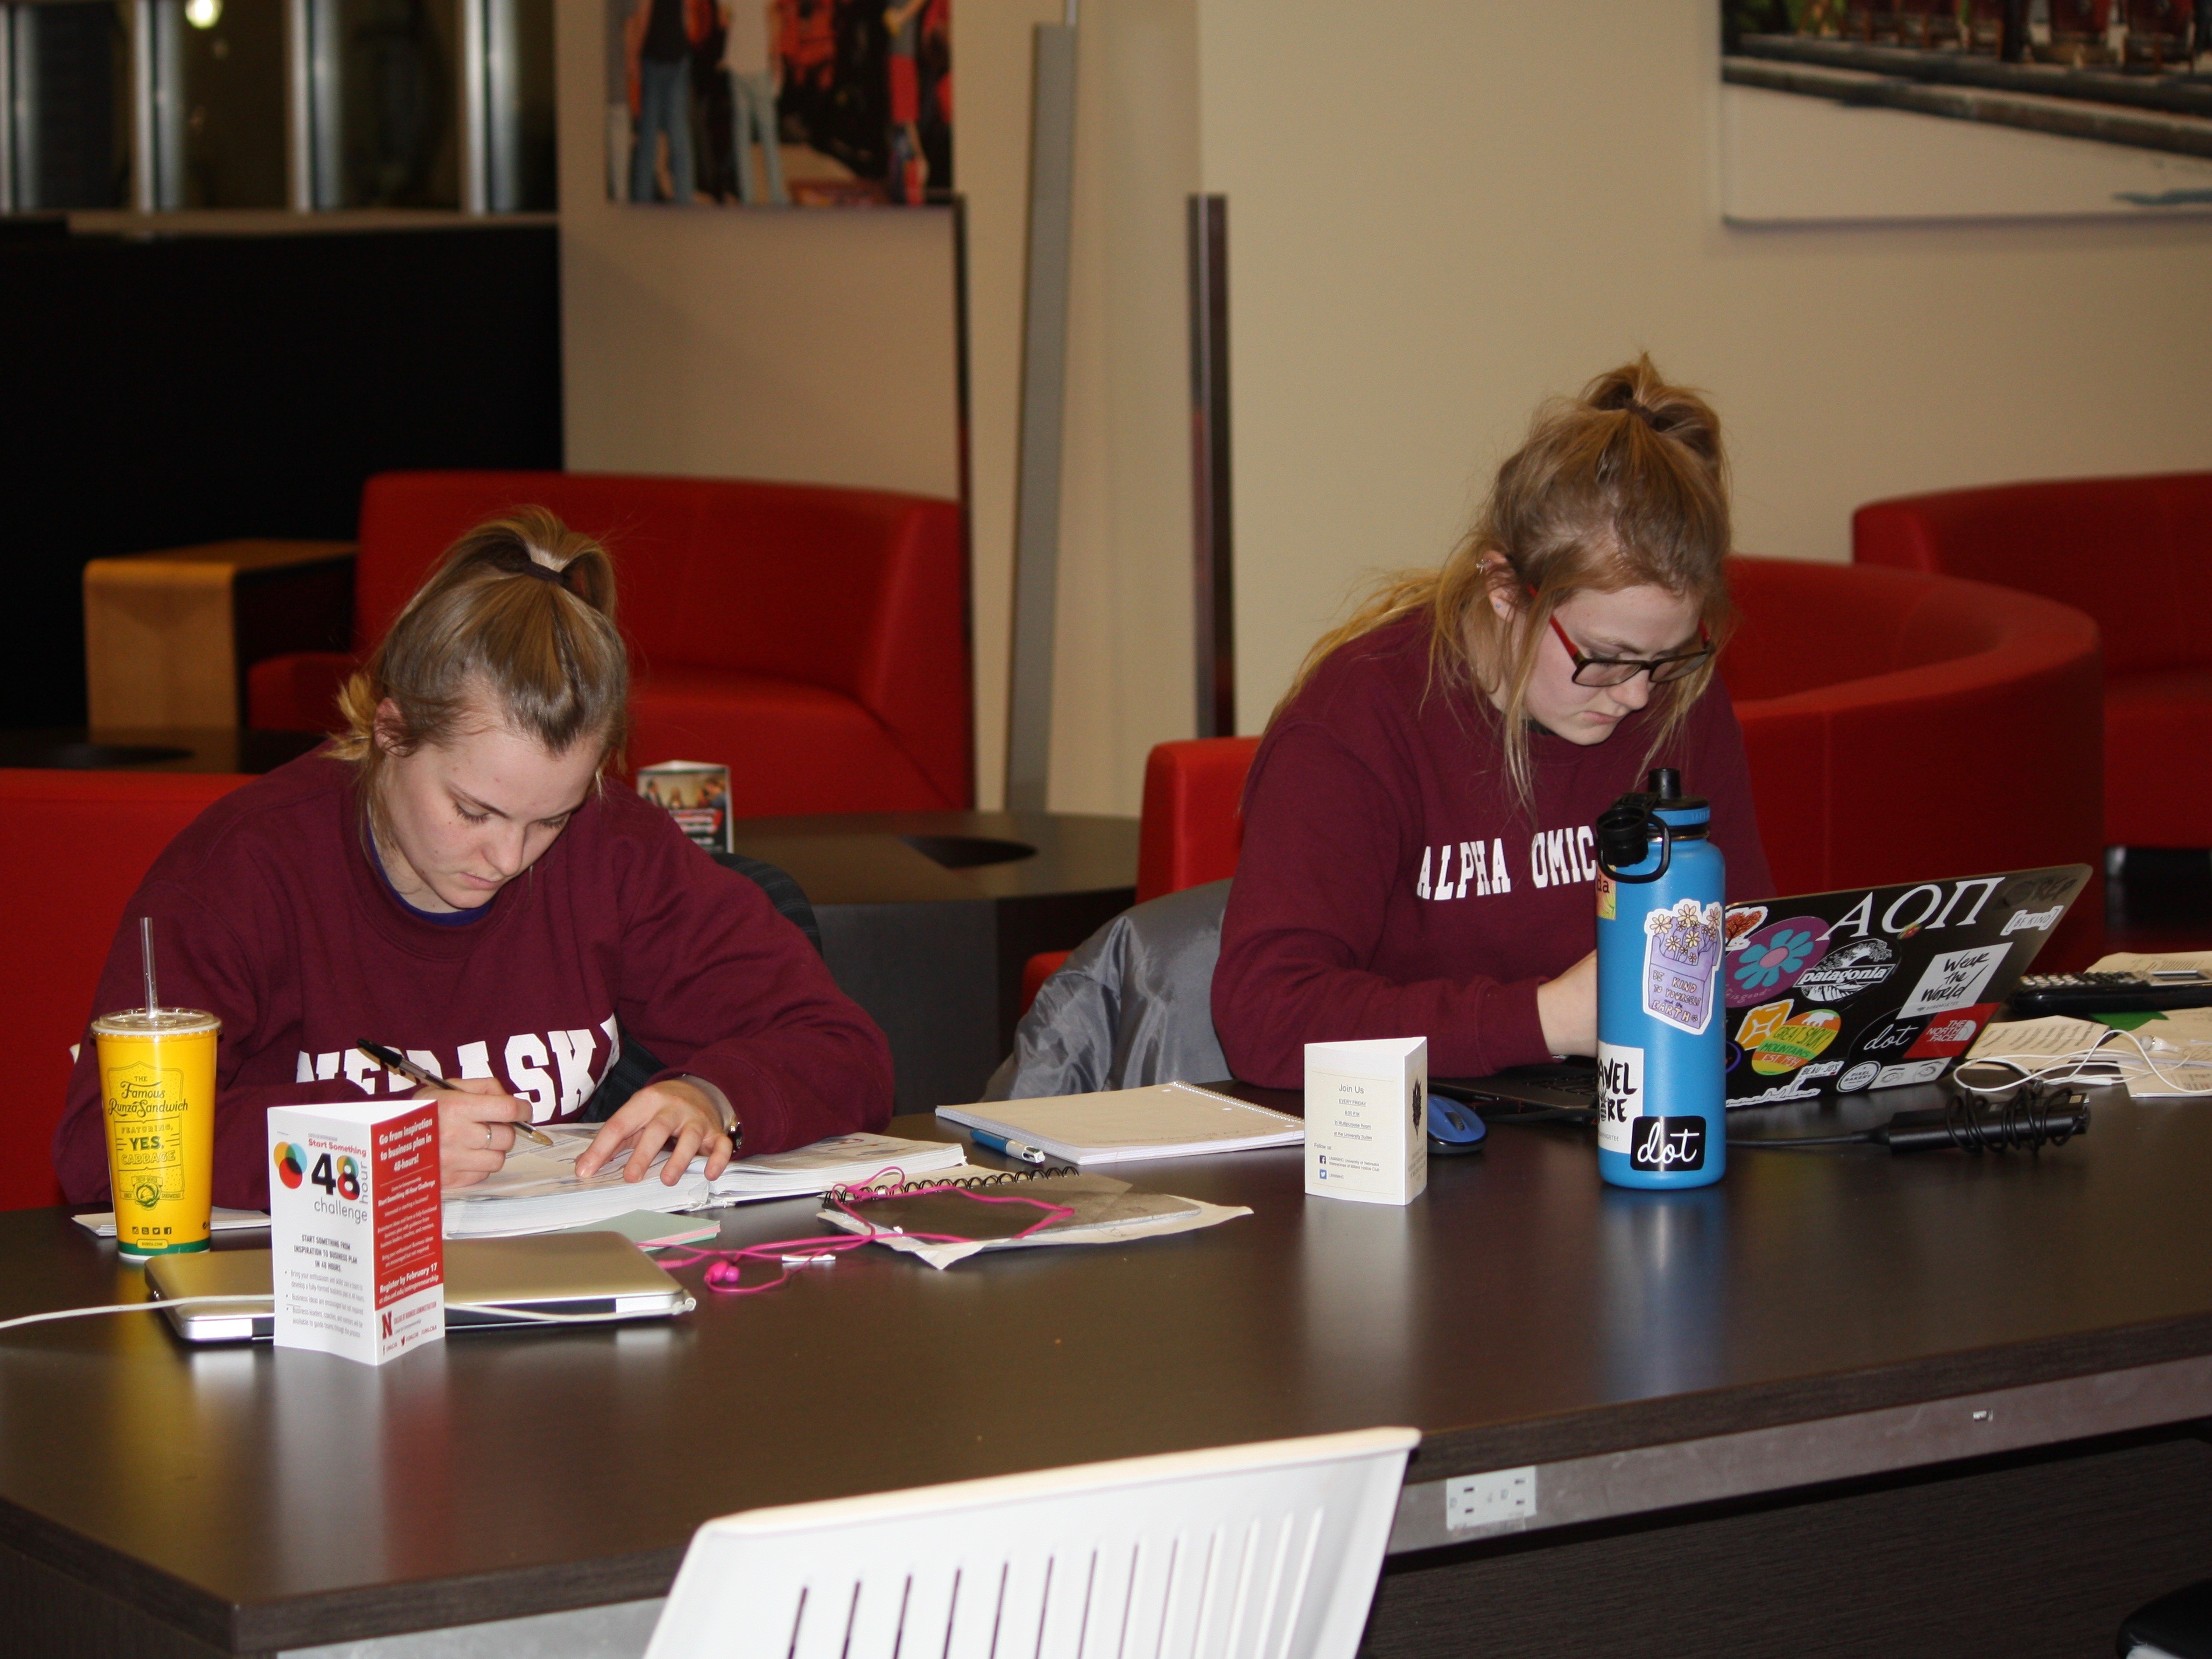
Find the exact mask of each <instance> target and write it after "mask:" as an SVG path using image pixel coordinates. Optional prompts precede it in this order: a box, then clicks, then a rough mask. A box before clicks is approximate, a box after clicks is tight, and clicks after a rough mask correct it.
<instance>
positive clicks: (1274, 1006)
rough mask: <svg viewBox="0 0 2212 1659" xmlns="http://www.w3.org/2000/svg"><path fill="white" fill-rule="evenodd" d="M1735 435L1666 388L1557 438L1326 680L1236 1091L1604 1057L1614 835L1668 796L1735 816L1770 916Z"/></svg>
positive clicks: (1250, 866) (1235, 919) (1267, 897)
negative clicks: (1608, 854) (1603, 926)
mask: <svg viewBox="0 0 2212 1659" xmlns="http://www.w3.org/2000/svg"><path fill="white" fill-rule="evenodd" d="M1728 551H1729V507H1728V492H1727V478H1726V463H1725V461H1724V459H1723V455H1722V451H1721V441H1720V423H1719V421H1718V419H1717V417H1716V416H1714V414H1713V411H1712V410H1711V408H1710V407H1709V406H1708V405H1707V404H1705V401H1704V399H1702V398H1699V396H1698V395H1697V394H1696V393H1694V392H1689V391H1686V390H1685V389H1683V388H1681V387H1679V386H1668V385H1667V384H1666V383H1665V382H1664V381H1662V380H1661V379H1660V377H1659V374H1658V372H1657V371H1656V369H1654V368H1652V366H1651V363H1650V360H1649V359H1648V358H1639V359H1638V361H1637V362H1634V363H1632V364H1630V365H1629V366H1627V367H1626V368H1620V369H1616V370H1614V371H1613V372H1612V373H1611V374H1601V375H1600V376H1599V377H1598V378H1597V379H1596V380H1593V381H1592V382H1591V383H1590V384H1589V386H1588V387H1587V388H1586V389H1585V390H1584V392H1583V395H1582V397H1581V398H1578V399H1576V400H1574V401H1571V402H1564V401H1563V402H1560V403H1557V404H1552V405H1549V406H1547V408H1546V409H1544V410H1541V411H1540V412H1539V414H1538V415H1537V416H1536V420H1535V422H1534V426H1533V427H1532V428H1531V430H1530V432H1529V435H1528V441H1527V442H1526V443H1524V444H1523V445H1522V447H1521V448H1520V450H1519V451H1518V452H1516V453H1515V454H1514V455H1513V456H1512V457H1511V458H1510V459H1508V460H1507V461H1506V462H1505V464H1504V465H1503V466H1502V467H1500V468H1499V469H1498V478H1497V482H1496V483H1495V484H1494V486H1493V487H1492V491H1491V495H1490V499H1489V500H1488V501H1487V502H1486V504H1485V505H1484V507H1483V510H1482V513H1481V514H1480V517H1479V518H1478V519H1477V520H1476V522H1475V524H1474V528H1473V530H1472V531H1470V532H1469V533H1468V537H1467V538H1466V540H1465V541H1464V542H1462V544H1461V545H1460V546H1459V548H1458V549H1457V550H1455V552H1454V553H1453V554H1452V556H1451V557H1450V558H1449V559H1448V560H1447V561H1446V562H1445V563H1444V565H1443V568H1441V569H1439V570H1422V571H1414V572H1410V573H1407V574H1401V575H1399V576H1397V577H1395V578H1393V579H1391V580H1389V581H1388V582H1386V583H1385V584H1384V585H1383V587H1382V588H1381V590H1380V591H1379V592H1376V594H1375V595H1374V596H1373V597H1371V598H1370V599H1369V600H1368V601H1367V602H1366V604H1365V605H1363V606H1362V607H1361V608H1360V610H1359V611H1358V613H1357V614H1356V615H1354V616H1353V617H1352V619H1351V620H1350V621H1348V622H1346V623H1344V624H1343V626H1341V627H1340V628H1338V629H1335V630H1334V632H1332V633H1330V634H1329V635H1327V636H1325V637H1324V638H1323V639H1322V641H1320V643H1318V644H1317V645H1316V646H1315V647H1314V648H1313V650H1312V651H1311V652H1310V653H1309V654H1308V656H1307V658H1306V660H1305V664H1304V666H1303V667H1302V668H1301V669H1300V670H1299V671H1298V675H1297V679H1296V680H1295V681H1294V682H1293V683H1292V684H1291V690H1290V691H1289V693H1288V694H1287V695H1286V696H1285V697H1284V699H1283V702H1282V703H1281V704H1280V705H1279V707H1278V708H1276V710H1275V714H1274V717H1273V720H1271V721H1270V723H1269V725H1268V728H1267V738H1266V739H1265V741H1263V742H1262V743H1261V746H1260V752H1259V755H1258V757H1256V758H1255V761H1254V763H1253V767H1252V773H1251V777H1250V780H1249V783H1248V784H1247V786H1246V794H1245V810H1244V847H1243V856H1242V859H1241V861H1240V862H1239V864H1238V866H1237V880H1236V883H1235V884H1234V885H1233V886H1232V887H1231V890H1230V896H1229V908H1228V912H1227V915H1225V918H1224V920H1223V923H1222V931H1221V959H1220V963H1219V966H1218V968H1217V969H1216V971H1215V974H1214V978H1213V1023H1214V1028H1215V1030H1216V1032H1217V1033H1218V1036H1220V1039H1221V1046H1222V1050H1223V1053H1224V1054H1225V1055H1226V1056H1227V1058H1228V1060H1229V1062H1230V1065H1231V1067H1232V1068H1233V1069H1234V1070H1235V1072H1236V1074H1237V1076H1238V1077H1240V1078H1243V1079H1246V1080H1247V1081H1249V1082H1253V1083H1258V1084H1263V1085H1272V1086H1274V1087H1279V1088H1294V1087H1297V1086H1298V1085H1299V1084H1300V1081H1301V1078H1302V1068H1303V1063H1304V1053H1303V1050H1304V1044H1306V1043H1308V1042H1330V1041H1340V1040H1345V1039H1352V1038H1359V1037H1386V1036H1425V1037H1427V1038H1428V1040H1429V1069H1430V1071H1431V1073H1432V1074H1434V1075H1436V1076H1439V1077H1468V1076H1480V1075H1482V1074H1485V1073H1491V1072H1495V1071H1497V1070H1498V1069H1500V1068H1501V1067H1504V1066H1516V1065H1525V1064H1532V1063H1535V1062H1539V1061H1541V1060H1546V1059H1547V1058H1549V1057H1551V1056H1553V1055H1559V1054H1591V1053H1594V1052H1595V1048H1596V1046H1597V975H1596V963H1595V956H1594V954H1593V946H1594V945H1595V938H1596V922H1595V894H1594V891H1593V884H1594V883H1595V878H1596V875H1597V867H1596V861H1595V846H1594V840H1593V836H1592V831H1591V828H1590V826H1591V824H1592V823H1593V821H1594V820H1595V818H1596V817H1597V815H1598V814H1599V813H1600V812H1601V811H1603V810H1604V809H1605V808H1606V807H1607V806H1608V805H1611V804H1612V803H1613V800H1614V799H1616V798H1617V797H1619V796H1620V795H1621V794H1622V793H1625V792H1626V791H1628V790H1631V789H1636V788H1640V787H1642V784H1641V782H1640V780H1641V779H1642V778H1643V776H1644V773H1645V771H1646V770H1647V769H1649V768H1650V767H1653V766H1660V765H1667V766H1674V767H1679V768H1680V769H1681V772H1682V775H1683V779H1684V781H1685V787H1686V788H1687V790H1688V791H1689V793H1692V794H1696V795H1702V796H1705V797H1706V798H1707V799H1710V800H1711V803H1712V815H1713V818H1712V838H1713V840H1714V842H1716V843H1717V845H1718V846H1719V848H1720V849H1721V851H1722V853H1723V855H1724V856H1725V857H1726V859H1727V860H1728V887H1729V896H1730V897H1731V898H1736V897H1740V896H1759V895H1763V894H1765V893H1766V892H1768V891H1770V890H1771V884H1772V883H1771V876H1770V875H1769V873H1768V871H1767V866H1766V855H1765V852H1764V851H1763V850H1762V849H1761V848H1760V846H1759V824H1758V821H1757V819H1756V817H1755V816H1754V814H1753V810H1752V801H1751V786H1750V780H1749V777H1748V775H1747V771H1746V769H1745V765H1744V756H1743V738H1742V733H1741V731H1740V730H1739V728H1738V727H1737V725H1736V720H1735V711H1734V710H1733V709H1732V708H1730V706H1729V698H1728V692H1727V690H1726V689H1725V688H1724V687H1723V686H1722V684H1720V682H1719V681H1718V680H1717V679H1716V678H1714V676H1713V656H1714V653H1715V650H1716V649H1717V645H1718V643H1719V641H1720V640H1721V638H1722V637H1723V634H1724V632H1725V629H1726V626H1727V623H1728V621H1729V615H1730V611H1729V599H1728V587H1727V574H1726V571H1725V569H1724V568H1723V560H1724V558H1725V556H1726V555H1727V553H1728Z"/></svg>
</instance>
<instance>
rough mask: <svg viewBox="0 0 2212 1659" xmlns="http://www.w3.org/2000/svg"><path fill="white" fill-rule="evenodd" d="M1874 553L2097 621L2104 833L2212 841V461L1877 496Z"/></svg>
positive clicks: (2122, 839) (1868, 528) (1867, 528)
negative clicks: (2160, 471)
mask: <svg viewBox="0 0 2212 1659" xmlns="http://www.w3.org/2000/svg"><path fill="white" fill-rule="evenodd" d="M1851 556H1852V557H1853V558H1854V559H1856V560H1857V562H1859V563H1861V564H1875V565H1893V566H1899V567H1902V568H1906V569H1912V570H1926V571H1933V572H1938V573H1941V574H1947V575H1953V576H1969V577H1972V578H1973V579H1974V580H1977V581H1985V582H1999V583H2002V585H2003V586H2007V587H2016V588H2021V589H2024V590H2025V591H2027V592H2031V593H2040V594H2042V595H2043V596H2044V597H2045V598H2046V599H2057V600H2059V601H2061V602H2062V603H2063V604H2066V605H2074V606H2075V607H2077V608H2078V609H2080V610H2081V611H2087V613H2088V614H2089V615H2090V616H2092V617H2094V618H2096V621H2097V623H2098V625H2099V626H2100V628H2101V629H2103V630H2104V641H2105V691H2104V726H2105V769H2104V799H2105V817H2104V828H2103V830H2102V836H2103V839H2104V841H2105V843H2106V845H2108V846H2112V847H2186V848H2196V847H2212V775H2208V774H2207V773H2206V771H2205V769H2204V768H2203V766H2202V765H2199V764H2197V760H2198V758H2199V757H2201V756H2202V754H2203V750H2204V747H2205V744H2206V742H2207V740H2208V739H2212V629H2208V628H2207V626H2206V620H2205V619H2206V617H2207V616H2208V615H2212V472H2178V473H2169V474H2166V475H2164V476H2159V477H2133V478H2073V479H2064V480H2057V481H2052V482H2047V483H2015V484H2000V485H1996V486H1993V487H1991V488H1989V489H1954V490H1948V491H1945V492H1943V493H1942V494H1940V495H1911V496H1904V497H1900V498H1899V499H1897V500H1894V501H1873V502H1869V504H1868V505H1866V506H1864V507H1861V508H1859V510H1858V512H1857V513H1856V514H1854V515H1853V517H1852V520H1851Z"/></svg>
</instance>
